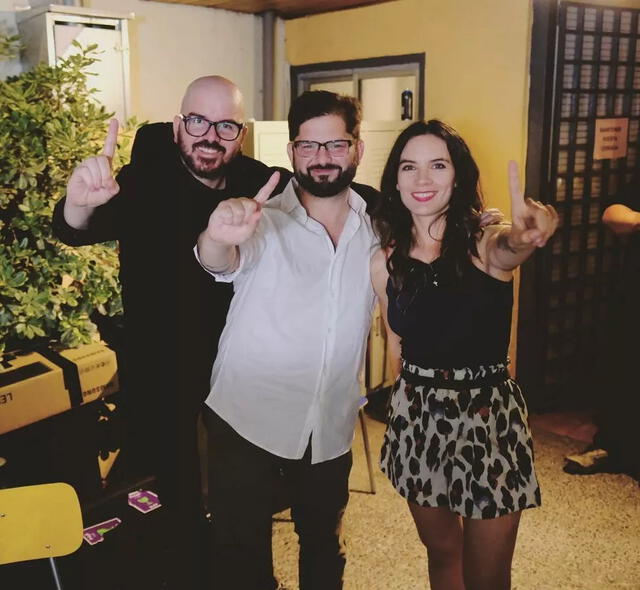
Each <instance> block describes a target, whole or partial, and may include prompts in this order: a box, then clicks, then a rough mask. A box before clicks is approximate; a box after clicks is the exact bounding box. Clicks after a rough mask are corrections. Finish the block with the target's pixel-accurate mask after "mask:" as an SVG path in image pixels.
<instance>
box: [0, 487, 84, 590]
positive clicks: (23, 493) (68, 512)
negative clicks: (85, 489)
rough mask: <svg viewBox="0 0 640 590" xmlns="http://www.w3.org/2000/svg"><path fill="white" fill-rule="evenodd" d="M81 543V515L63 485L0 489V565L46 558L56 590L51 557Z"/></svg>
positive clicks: (72, 493) (72, 494)
mask: <svg viewBox="0 0 640 590" xmlns="http://www.w3.org/2000/svg"><path fill="white" fill-rule="evenodd" d="M81 544H82V513H81V511H80V503H79V501H78V496H77V494H76V492H75V490H74V489H73V488H72V487H71V486H70V485H69V484H66V483H48V484H41V485H35V486H24V487H20V488H8V489H0V565H4V564H7V563H15V562H18V561H28V560H32V559H44V558H48V559H49V563H50V565H51V571H52V573H53V577H54V579H55V582H56V588H57V589H58V590H61V589H62V585H61V582H60V575H59V573H58V568H57V567H56V564H55V561H54V559H53V558H54V557H60V556H62V555H69V554H70V553H73V552H74V551H76V549H78V547H80V545H81Z"/></svg>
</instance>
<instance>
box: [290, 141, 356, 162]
mask: <svg viewBox="0 0 640 590" xmlns="http://www.w3.org/2000/svg"><path fill="white" fill-rule="evenodd" d="M352 145H353V141H351V140H350V139H333V140H331V141H325V142H324V143H321V142H319V141H311V140H308V141H307V140H298V141H294V142H293V149H294V150H295V152H296V154H298V155H299V156H300V157H302V158H311V157H313V156H315V155H316V154H317V153H318V152H319V151H320V148H321V147H323V148H324V149H325V150H327V153H328V154H329V155H330V156H345V155H346V154H347V152H348V151H349V148H350V147H351V146H352Z"/></svg>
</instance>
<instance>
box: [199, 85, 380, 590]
mask: <svg viewBox="0 0 640 590" xmlns="http://www.w3.org/2000/svg"><path fill="white" fill-rule="evenodd" d="M360 118H361V115H360V107H359V104H358V102H357V100H356V99H354V98H349V97H344V96H338V95H336V94H334V93H331V92H324V91H319V92H306V93H304V94H302V95H301V96H300V97H299V98H297V99H296V100H295V101H294V103H293V104H292V106H291V110H290V112H289V139H290V140H291V141H290V143H289V144H288V153H289V158H290V159H291V163H292V165H293V169H294V176H295V178H294V179H292V180H291V181H290V182H289V184H288V185H287V186H286V188H285V189H284V191H283V192H282V193H281V194H279V195H278V196H276V197H274V198H273V199H271V200H270V201H268V202H267V198H268V196H269V194H270V192H271V190H272V189H273V187H274V186H275V184H276V182H277V181H278V178H277V176H278V175H277V173H276V174H274V175H273V177H272V178H271V179H270V180H269V182H268V183H267V184H266V185H265V186H264V187H263V188H262V189H261V191H260V192H259V193H258V195H257V196H256V197H255V199H243V198H239V199H230V200H228V201H224V202H222V203H220V205H218V207H217V208H216V209H215V211H214V212H213V213H212V215H211V217H210V219H209V225H208V227H207V229H206V230H205V231H203V232H202V234H201V235H200V237H199V239H198V245H197V254H198V256H199V260H200V261H201V264H202V265H203V267H204V268H205V269H206V270H207V271H209V272H210V273H211V274H212V275H213V276H214V277H215V279H216V280H218V281H233V282H234V289H235V296H234V299H233V301H232V304H231V308H230V310H229V315H228V318H227V325H226V327H225V329H224V332H223V334H222V337H221V339H220V354H219V355H218V357H217V359H216V361H215V363H214V366H213V371H212V376H211V393H210V395H209V397H208V398H207V400H206V404H207V405H208V407H209V408H210V409H209V410H208V411H206V415H205V423H206V425H207V429H208V434H209V478H210V479H209V501H210V509H211V512H212V517H213V523H214V547H213V554H212V558H213V559H214V560H215V565H214V579H215V582H216V583H217V586H216V587H220V588H234V589H235V590H267V589H269V590H271V589H273V588H276V587H277V583H276V580H275V579H274V576H273V565H272V554H271V514H272V506H273V504H274V497H275V495H276V490H277V489H278V485H279V483H280V481H281V480H283V481H284V483H285V486H286V489H287V492H288V495H289V497H290V500H291V514H292V517H293V520H294V522H295V530H296V532H297V533H298V536H299V541H300V559H299V579H300V589H301V590H314V589H315V590H336V589H338V588H342V578H343V572H344V566H345V555H344V546H343V542H342V539H341V520H342V515H343V513H344V510H345V507H346V504H347V500H348V497H349V492H348V478H349V471H350V470H351V462H352V458H351V450H350V447H351V441H352V439H353V432H354V426H355V421H356V417H357V412H358V402H359V390H360V386H359V383H358V372H359V369H360V366H361V364H362V360H363V356H364V351H365V339H366V336H367V333H368V330H369V325H370V321H371V312H372V308H373V303H374V294H373V290H372V286H371V280H370V277H369V259H370V257H371V253H372V249H373V248H374V247H375V245H376V243H377V239H376V237H375V235H374V233H373V229H372V227H371V222H370V219H369V216H368V215H367V213H366V202H365V200H364V199H363V198H362V196H360V195H359V194H358V192H356V190H354V188H353V187H350V184H351V181H352V180H353V177H354V175H355V172H356V168H357V166H358V164H359V162H360V160H361V158H362V154H363V150H364V146H363V143H362V141H361V140H360V138H359V130H360ZM360 188H362V189H364V190H363V192H364V191H367V192H368V193H369V194H371V193H372V191H373V189H371V188H370V187H360ZM211 280H213V279H211ZM248 564H250V565H248Z"/></svg>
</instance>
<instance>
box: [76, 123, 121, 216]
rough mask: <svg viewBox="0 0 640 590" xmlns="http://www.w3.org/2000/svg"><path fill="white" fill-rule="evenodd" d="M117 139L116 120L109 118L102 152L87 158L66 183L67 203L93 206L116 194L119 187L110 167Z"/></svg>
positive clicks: (103, 202) (101, 203)
mask: <svg viewBox="0 0 640 590" xmlns="http://www.w3.org/2000/svg"><path fill="white" fill-rule="evenodd" d="M117 139H118V120H117V119H111V121H109V130H108V131H107V138H106V139H105V142H104V148H103V150H102V154H100V155H99V156H94V157H92V158H87V159H86V160H84V161H83V162H82V163H81V164H79V165H78V166H77V167H76V169H75V170H74V171H73V174H71V178H70V179H69V182H68V183H67V203H68V204H70V205H74V206H75V207H89V208H94V207H98V206H100V205H104V204H105V203H106V202H107V201H109V200H110V199H111V198H112V197H113V196H115V195H117V194H118V192H119V191H120V187H119V186H118V183H117V182H116V180H115V178H114V177H113V171H112V169H111V161H112V159H113V154H114V153H115V150H116V142H117Z"/></svg>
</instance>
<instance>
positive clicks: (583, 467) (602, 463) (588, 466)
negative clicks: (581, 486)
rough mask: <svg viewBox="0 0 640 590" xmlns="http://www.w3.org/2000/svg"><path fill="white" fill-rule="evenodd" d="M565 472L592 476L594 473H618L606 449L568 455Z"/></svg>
mask: <svg viewBox="0 0 640 590" xmlns="http://www.w3.org/2000/svg"><path fill="white" fill-rule="evenodd" d="M564 460H565V461H566V463H565V465H564V467H563V470H564V472H565V473H569V474H571V475H592V474H593V473H616V472H618V471H619V470H618V469H615V468H614V466H613V464H612V461H611V459H610V458H609V453H608V452H607V451H605V450H604V449H590V450H588V451H585V452H583V453H579V454H577V455H568V456H567V457H565V458H564Z"/></svg>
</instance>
